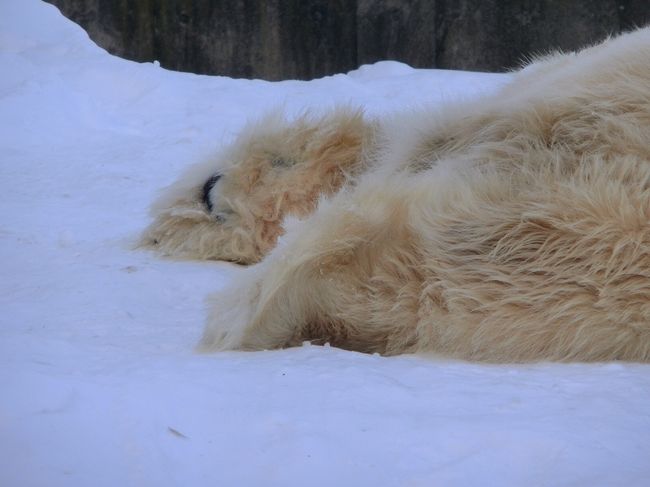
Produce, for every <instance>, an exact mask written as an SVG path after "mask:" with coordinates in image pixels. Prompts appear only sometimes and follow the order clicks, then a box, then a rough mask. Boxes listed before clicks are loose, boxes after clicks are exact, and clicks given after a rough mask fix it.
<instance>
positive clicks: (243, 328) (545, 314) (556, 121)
mask: <svg viewBox="0 0 650 487" xmlns="http://www.w3.org/2000/svg"><path fill="white" fill-rule="evenodd" d="M218 166H219V168H216V167H215V165H214V164H213V165H211V166H210V167H208V166H207V165H206V166H203V167H202V168H200V169H198V170H195V171H194V172H193V173H191V174H189V175H188V176H186V177H185V178H183V179H182V181H181V183H180V184H179V186H178V187H177V188H176V189H175V190H173V191H172V192H171V193H170V195H171V196H169V197H168V198H167V199H166V200H163V203H162V204H161V205H159V207H158V210H157V211H158V212H157V219H156V221H155V222H154V223H153V225H152V227H151V228H150V229H149V230H148V232H147V234H146V235H145V241H146V242H147V243H149V244H155V245H156V246H158V247H159V248H162V249H163V250H164V251H166V252H168V253H171V254H176V255H186V256H190V257H198V258H217V259H226V260H233V261H237V262H242V263H254V262H258V261H260V260H261V262H259V263H258V264H256V265H254V266H252V267H250V268H249V269H247V270H246V271H244V272H243V275H242V276H241V280H240V281H239V282H237V283H236V284H235V286H234V287H233V288H232V289H231V290H229V291H227V292H225V293H222V294H220V295H218V296H215V297H214V298H213V309H212V312H211V314H210V317H209V320H208V323H207V326H206V330H205V334H204V337H203V340H202V342H201V347H202V349H204V350H223V349H244V350H258V349H271V348H278V347H286V346H291V345H296V344H300V343H301V342H302V341H305V340H311V341H320V342H330V343H332V344H333V345H337V346H341V347H343V348H348V349H353V350H359V351H364V352H379V353H382V354H399V353H411V352H425V353H435V354H440V355H444V356H450V357H455V358H461V359H469V360H482V361H491V362H513V361H533V360H561V361H573V360H577V361H600V360H615V359H618V360H633V361H650V29H643V30H639V31H636V32H633V33H631V34H628V35H625V36H622V37H619V38H617V39H614V40H609V41H607V42H605V43H603V44H601V45H598V46H595V47H592V48H589V49H586V50H584V51H582V52H580V53H577V54H569V55H553V56H549V57H547V58H544V59H541V60H538V61H536V62H534V63H532V64H531V65H529V66H528V67H526V68H525V69H523V70H522V71H520V72H519V73H517V74H516V75H515V77H514V80H513V81H512V83H510V84H509V85H507V86H506V87H505V88H503V89H502V90H501V91H500V92H499V93H497V94H495V95H492V96H489V97H485V98H483V99H480V100H478V101H473V102H468V103H462V104H457V105H453V106H448V107H445V108H444V109H442V110H439V111H435V112H432V111H423V112H421V113H417V114H413V113H409V114H405V115H404V116H403V117H394V118H393V119H391V120H390V121H387V122H381V121H370V122H369V121H367V120H365V119H364V117H363V116H362V115H361V114H360V113H358V112H354V111H351V110H339V111H337V112H335V113H333V114H332V115H329V116H326V117H324V118H322V119H321V120H316V121H314V120H309V119H308V118H304V119H301V120H299V121H297V122H296V123H295V124H294V125H291V124H287V123H286V122H285V121H284V120H282V119H281V118H278V117H275V118H268V119H266V120H265V121H263V122H262V123H261V124H259V125H257V126H254V127H252V128H251V129H249V131H248V132H246V133H245V134H243V135H242V137H241V138H240V140H239V141H238V142H237V143H235V145H234V146H233V147H232V148H231V150H230V151H229V152H227V153H226V155H225V157H224V159H223V160H222V161H221V162H220V163H219V164H218ZM215 170H216V171H218V172H219V176H218V177H216V178H215V177H213V178H212V180H211V182H209V183H206V181H210V176H212V175H213V174H214V173H215ZM319 198H320V200H321V201H320V202H319ZM193 219H194V220H193ZM183 235H184V236H185V238H183ZM280 236H282V237H281V238H280V239H279V241H278V238H279V237H280ZM276 243H277V246H276Z"/></svg>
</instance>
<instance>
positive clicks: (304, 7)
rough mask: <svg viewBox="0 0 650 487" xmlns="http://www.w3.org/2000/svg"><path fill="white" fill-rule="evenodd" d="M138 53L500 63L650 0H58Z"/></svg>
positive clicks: (120, 47)
mask: <svg viewBox="0 0 650 487" xmlns="http://www.w3.org/2000/svg"><path fill="white" fill-rule="evenodd" d="M48 1H50V3H53V4H54V5H56V6H58V7H59V8H60V9H61V11H62V12H63V13H64V14H65V15H66V16H68V17H69V18H71V19H72V20H74V21H75V22H77V23H79V24H80V25H81V26H83V27H84V29H86V30H87V31H88V33H89V34H90V36H91V38H93V40H95V42H97V43H98V44H99V45H100V46H102V47H104V48H105V49H107V50H108V51H109V52H111V53H113V54H117V55H118V56H122V57H125V58H128V59H133V60H136V61H152V60H154V59H156V60H158V61H160V63H161V64H162V66H164V67H166V68H169V69H175V70H179V71H191V72H195V73H206V74H218V75H225V76H233V77H245V78H262V79H268V80H277V79H288V78H296V79H311V78H315V77H320V76H324V75H327V74H332V73H337V72H345V71H348V70H350V69H354V68H355V67H357V66H359V65H360V64H364V63H370V62H374V61H377V60H381V59H395V60H399V61H403V62H406V63H408V64H410V65H412V66H414V67H438V68H449V69H470V70H480V71H500V70H503V69H508V68H512V67H515V66H517V65H518V64H519V62H520V60H521V59H522V58H524V57H525V56H527V55H530V54H534V53H540V52H545V51H547V50H549V49H552V48H561V49H575V48H578V47H580V46H583V45H585V44H588V43H591V42H594V41H596V40H599V39H602V38H604V37H605V36H606V35H607V34H611V33H617V32H620V31H621V30H627V29H630V28H632V27H634V26H635V25H639V26H640V25H645V24H647V23H649V22H650V2H648V0H576V1H573V0H430V1H426V0H410V1H409V0H48Z"/></svg>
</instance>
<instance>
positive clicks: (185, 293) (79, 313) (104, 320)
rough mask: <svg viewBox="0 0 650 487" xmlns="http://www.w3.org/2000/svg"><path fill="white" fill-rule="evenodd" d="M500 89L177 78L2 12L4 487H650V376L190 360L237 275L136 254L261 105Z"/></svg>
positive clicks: (388, 105) (297, 355) (342, 359)
mask: <svg viewBox="0 0 650 487" xmlns="http://www.w3.org/2000/svg"><path fill="white" fill-rule="evenodd" d="M505 79H506V77H505V76H503V75H485V74H483V75H479V74H472V73H456V72H444V71H427V70H412V69H411V68H409V67H408V66H405V65H402V64H398V63H378V64H376V65H373V66H364V67H362V68H361V69H359V70H357V71H354V72H352V73H348V74H347V75H336V76H332V77H328V78H323V79H320V80H314V81H311V82H296V81H287V82H281V83H267V82H262V81H246V80H233V79H229V78H221V77H207V76H195V75H190V74H180V73H174V72H169V71H165V70H163V69H161V68H160V67H158V66H156V65H154V64H137V63H132V62H128V61H124V60H121V59H118V58H114V57H111V56H109V55H108V54H106V53H105V52H104V51H102V50H101V49H100V48H98V47H97V46H95V45H94V44H93V43H92V42H91V41H90V40H89V39H88V37H87V36H86V34H85V33H84V32H83V31H82V30H81V29H80V28H79V27H77V26H76V25H74V24H72V23H71V22H69V21H67V20H66V19H64V18H63V17H62V16H61V15H60V14H59V13H58V11H57V10H56V8H54V7H52V6H50V5H48V4H45V3H41V2H40V1H38V0H0V486H3V487H4V486H6V487H30V486H39V487H41V486H42V487H46V486H47V487H52V486H84V487H85V486H90V485H92V486H97V487H100V486H110V487H116V486H135V487H139V486H156V487H164V486H172V485H178V486H202V485H210V486H224V487H227V486H308V485H309V486H363V485H372V486H427V487H430V486H459V485H462V486H464V485H473V486H627V487H632V486H648V485H650V366H647V365H637V364H618V363H617V364H592V365H580V364H577V365H558V364H539V365H525V366H485V365H477V364H467V363H462V362H449V361H431V360H427V359H422V358H418V357H396V358H382V357H378V356H369V355H362V354H357V353H351V352H344V351H341V350H337V349H334V348H328V347H303V348H298V349H292V350H284V351H275V352H259V353H221V354H216V355H209V356H200V355H195V354H193V352H192V348H193V346H194V343H195V342H196V340H197V338H198V337H199V335H200V332H201V328H202V323H203V317H204V312H205V310H204V305H203V298H204V296H205V295H206V294H207V293H209V292H213V291H216V290H218V289H219V288H221V287H223V286H227V285H228V282H229V279H230V278H231V277H232V275H233V274H234V273H236V272H238V271H239V270H238V269H237V268H236V267H235V266H232V265H228V264H224V263H198V262H174V261H169V260H167V261H166V260H162V259H160V258H158V257H157V256H155V255H152V254H149V253H146V252H142V251H134V250H132V248H131V247H132V243H133V241H134V239H135V238H136V236H137V235H138V232H139V231H140V230H141V229H142V228H143V227H144V226H145V225H146V223H147V222H148V217H147V207H148V205H149V203H150V202H151V200H152V199H153V198H154V197H155V195H156V191H157V190H158V189H159V188H161V187H163V186H165V185H167V184H169V183H170V182H172V181H173V180H174V178H175V176H176V175H177V174H178V173H179V172H180V171H181V170H182V169H183V168H185V167H186V166H187V165H188V164H191V163H194V162H197V161H199V160H201V159H202V158H205V157H206V156H208V155H209V154H211V153H214V152H215V151H216V150H218V148H219V147H220V146H222V145H223V144H224V143H227V142H228V141H229V140H231V138H232V137H233V135H234V134H236V133H237V131H238V130H239V129H240V128H241V126H242V125H243V124H244V123H245V122H246V120H248V119H251V118H255V117H257V116H259V115H260V114H262V113H263V112H264V111H265V110H266V109H267V108H271V107H275V106H277V105H284V106H285V107H286V109H287V110H288V111H290V112H295V111H299V110H302V109H304V108H305V107H312V108H314V107H327V106H331V105H332V104H334V103H341V102H347V103H352V104H356V105H363V106H364V107H366V108H367V110H368V111H369V112H371V113H382V112H390V111H393V110H395V109H397V108H404V107H409V106H411V107H414V106H420V105H423V104H435V103H440V102H441V101H443V100H446V99H453V98H458V97H459V96H471V95H473V94H475V93H477V92H479V91H481V90H490V89H494V88H495V87H496V86H498V85H499V84H500V83H502V82H503V81H504V80H505Z"/></svg>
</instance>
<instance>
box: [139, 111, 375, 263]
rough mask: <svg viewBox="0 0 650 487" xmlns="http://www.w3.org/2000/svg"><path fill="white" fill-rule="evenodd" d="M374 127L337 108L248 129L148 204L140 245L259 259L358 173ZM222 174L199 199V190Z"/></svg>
mask: <svg viewBox="0 0 650 487" xmlns="http://www.w3.org/2000/svg"><path fill="white" fill-rule="evenodd" d="M373 133H374V127H373V125H372V124H367V123H366V122H365V121H364V120H363V116H362V113H361V112H360V111H359V110H353V109H350V108H340V109H338V110H335V111H334V112H332V113H330V114H328V115H325V116H322V117H313V116H307V115H305V116H303V117H301V118H299V119H298V120H297V121H294V122H293V123H289V122H288V121H287V120H286V119H285V118H284V117H282V116H281V115H279V114H278V113H273V114H271V115H268V116H267V117H266V118H264V119H263V120H261V121H259V122H257V123H255V124H253V125H251V126H249V127H248V128H247V129H246V130H245V131H244V132H243V133H242V134H241V135H240V136H239V137H238V139H237V140H236V141H235V143H234V144H233V145H232V146H231V147H230V148H228V149H227V150H226V151H225V152H224V153H223V154H222V155H221V157H220V158H219V159H217V160H216V161H213V160H208V161H206V162H205V163H202V164H199V165H197V166H194V167H192V168H190V170H189V171H188V172H187V173H186V174H184V175H183V177H181V178H180V179H179V181H178V183H176V184H175V185H173V186H172V187H171V188H169V189H168V190H167V192H166V193H165V194H164V195H163V196H162V198H161V199H160V200H159V201H157V202H156V204H154V207H153V215H154V217H155V219H154V222H153V223H152V224H151V225H150V226H149V228H148V229H147V230H146V231H145V233H144V235H143V237H142V239H141V245H142V246H143V247H147V248H152V249H156V250H158V251H160V252H162V253H163V254H165V255H170V256H175V257H182V258H190V259H215V260H229V261H233V262H238V263H240V264H251V263H254V262H258V261H259V260H260V259H261V258H262V257H263V256H264V255H265V254H266V253H267V252H268V251H269V250H270V249H272V248H273V247H274V246H275V243H276V241H277V239H278V237H279V236H280V235H282V234H283V233H284V227H283V221H284V219H285V217H287V216H297V217H305V216H307V215H308V214H310V213H311V212H313V211H314V209H315V208H316V204H317V202H318V198H319V197H320V196H321V195H332V194H334V193H335V192H336V191H338V189H339V188H340V187H341V186H342V184H343V183H344V182H345V181H346V180H347V179H348V178H349V177H350V176H352V175H354V174H357V173H359V172H360V171H361V170H362V169H363V168H362V164H363V160H364V158H362V157H361V155H362V151H363V150H364V147H365V146H368V145H370V143H371V141H372V140H373ZM214 174H219V175H221V179H220V180H219V181H218V182H216V184H215V186H214V189H213V190H212V191H210V198H211V203H212V209H211V210H210V209H208V207H207V206H206V204H205V202H204V201H202V197H203V190H202V188H203V185H204V183H205V182H206V180H207V179H209V178H210V177H211V176H213V175H214Z"/></svg>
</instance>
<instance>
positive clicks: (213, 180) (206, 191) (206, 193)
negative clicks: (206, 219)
mask: <svg viewBox="0 0 650 487" xmlns="http://www.w3.org/2000/svg"><path fill="white" fill-rule="evenodd" d="M219 179H221V174H215V175H214V176H212V177H210V179H208V180H207V181H206V182H205V184H204V185H203V191H202V195H203V203H204V204H205V206H206V207H207V209H208V211H209V212H212V201H210V191H212V188H214V185H215V184H217V181H219Z"/></svg>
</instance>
